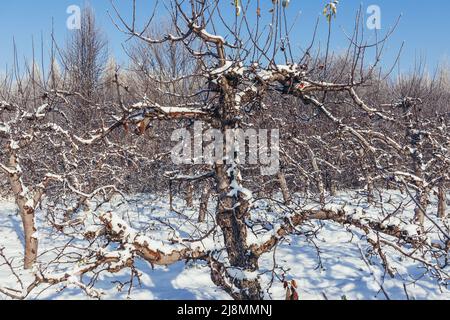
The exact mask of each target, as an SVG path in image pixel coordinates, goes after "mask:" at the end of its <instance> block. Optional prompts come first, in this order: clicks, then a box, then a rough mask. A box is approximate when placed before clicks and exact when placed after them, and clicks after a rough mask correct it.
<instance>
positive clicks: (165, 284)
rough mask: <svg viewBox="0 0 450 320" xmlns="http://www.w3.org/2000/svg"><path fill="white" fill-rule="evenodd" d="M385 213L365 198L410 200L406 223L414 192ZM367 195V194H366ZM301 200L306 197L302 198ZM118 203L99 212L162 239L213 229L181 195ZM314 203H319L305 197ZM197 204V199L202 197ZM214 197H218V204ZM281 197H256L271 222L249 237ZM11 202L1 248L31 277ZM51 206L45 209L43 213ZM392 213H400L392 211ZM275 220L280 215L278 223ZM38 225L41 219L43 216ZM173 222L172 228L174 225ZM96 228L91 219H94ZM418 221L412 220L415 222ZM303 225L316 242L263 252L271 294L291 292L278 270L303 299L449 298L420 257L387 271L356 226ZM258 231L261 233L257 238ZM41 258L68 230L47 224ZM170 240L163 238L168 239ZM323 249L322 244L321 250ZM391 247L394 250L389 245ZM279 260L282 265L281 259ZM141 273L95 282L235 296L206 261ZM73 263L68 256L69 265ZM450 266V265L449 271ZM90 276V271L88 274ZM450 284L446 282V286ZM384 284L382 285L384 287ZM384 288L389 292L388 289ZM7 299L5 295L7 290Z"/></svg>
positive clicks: (301, 240)
mask: <svg viewBox="0 0 450 320" xmlns="http://www.w3.org/2000/svg"><path fill="white" fill-rule="evenodd" d="M354 197H355V193H348V194H342V195H340V196H339V197H336V198H334V199H331V203H332V204H331V206H333V207H342V206H344V205H345V206H346V208H347V209H351V210H353V209H354V208H352V206H351V205H350V204H353V207H355V203H357V202H355V199H354ZM383 197H384V200H383V201H384V202H385V205H384V209H385V212H384V213H383V212H381V213H380V211H381V210H380V209H379V208H369V207H368V206H367V205H366V204H365V203H364V202H361V203H359V205H358V207H359V208H363V209H364V211H365V212H366V214H368V215H369V216H370V215H380V214H386V215H387V214H388V212H393V211H394V210H395V208H396V207H398V204H399V203H400V202H402V203H403V204H405V205H406V208H407V210H406V212H403V213H402V215H401V217H396V218H395V219H398V221H399V223H405V224H407V222H404V221H407V220H408V216H411V215H412V211H413V208H414V205H413V203H411V201H410V200H409V199H408V195H401V194H399V193H392V192H391V193H390V194H384V195H383ZM359 198H361V197H359ZM299 201H300V200H299ZM112 203H113V204H108V205H107V206H106V205H104V206H102V207H100V208H99V209H98V211H99V212H101V211H103V212H105V211H108V210H110V209H113V210H114V212H116V213H118V214H119V215H120V217H121V218H122V219H124V220H125V221H127V222H128V223H129V224H130V226H132V227H133V228H134V229H135V230H139V231H141V232H143V233H145V234H146V235H147V236H149V237H150V238H152V239H155V240H156V241H157V240H159V239H164V238H166V239H167V236H168V235H169V234H171V236H172V237H180V238H184V237H188V236H189V235H191V236H193V237H194V238H195V235H196V233H198V234H199V235H200V234H201V232H202V231H208V230H210V228H211V226H212V223H211V222H212V221H211V217H209V221H207V222H206V223H204V224H198V223H197V222H196V217H197V213H196V212H195V211H194V210H185V209H183V206H182V202H181V201H178V202H176V209H177V213H175V212H170V210H169V204H168V200H167V199H161V198H157V197H154V196H151V195H137V196H134V197H131V198H129V199H127V201H125V202H124V201H123V199H119V198H117V199H115V200H114V201H113V202H112ZM305 205H306V206H307V207H312V206H313V205H312V204H305ZM435 206H436V203H435V202H433V203H432V205H431V206H430V214H433V216H435V214H434V213H435ZM196 207H198V206H197V204H196ZM213 207H214V204H213V203H211V208H213ZM278 211H279V210H278V208H277V206H276V205H275V204H270V205H269V204H268V203H267V202H265V201H262V200H260V201H257V202H256V204H255V209H254V211H253V213H252V218H253V220H255V221H257V220H258V218H259V217H261V221H269V224H268V225H266V226H265V227H264V228H263V229H260V230H258V229H257V228H256V229H255V230H254V231H255V233H254V234H253V235H251V236H250V239H249V241H263V239H264V238H265V237H266V235H265V234H264V232H265V233H267V234H270V229H273V228H274V226H276V224H277V221H279V218H281V217H280V216H279V215H280V214H279V213H278ZM16 212H17V210H16V207H15V205H14V203H13V202H12V201H8V200H0V248H2V247H4V248H5V249H4V253H5V255H6V256H7V257H8V258H9V259H12V261H13V266H14V267H15V268H16V270H17V271H16V272H17V274H18V275H19V276H20V278H21V279H23V281H24V284H25V285H26V281H27V280H28V281H31V279H32V277H31V274H30V273H29V272H28V271H24V270H22V269H21V267H20V265H21V263H22V259H23V256H22V252H23V245H22V243H23V239H22V227H21V221H20V218H19V217H18V216H17V214H16ZM44 214H45V212H42V211H41V212H39V213H38V216H40V219H41V221H40V222H41V223H42V216H43V215H44ZM392 219H393V218H392ZM270 222H273V224H271V223H270ZM38 226H39V223H38ZM169 226H170V227H169ZM87 227H88V228H91V227H92V226H87ZM409 228H411V226H409ZM302 231H304V232H307V231H317V233H316V236H315V237H313V240H314V241H308V240H307V238H306V237H305V236H302V235H298V236H291V237H289V238H288V239H286V240H285V241H284V242H283V244H282V245H281V246H279V247H278V248H277V249H276V251H275V256H274V255H273V254H266V255H264V256H263V257H262V258H261V266H260V267H261V272H260V273H261V274H260V278H261V282H262V283H263V285H264V286H265V288H268V287H269V286H270V290H268V293H267V298H269V299H270V298H271V299H284V296H285V291H284V289H283V284H282V282H281V281H280V280H279V279H278V278H277V277H276V276H274V272H275V273H276V274H277V275H281V274H286V279H287V280H291V279H295V280H296V281H297V283H298V291H299V295H300V300H308V299H319V300H323V299H338V300H340V299H349V300H354V299H355V300H359V299H386V298H387V297H389V298H390V299H407V298H409V299H447V300H450V291H449V289H448V283H440V284H439V283H437V281H436V280H434V279H431V278H430V277H429V276H428V275H424V270H423V269H422V268H420V266H419V265H418V264H417V263H415V262H414V261H412V260H410V259H408V258H405V257H400V256H399V255H392V256H388V259H389V262H390V263H391V267H393V268H394V269H395V270H396V275H395V278H391V277H390V276H389V275H388V274H386V273H385V272H384V268H383V267H382V265H381V263H380V259H379V257H377V256H375V255H370V254H368V252H369V251H370V250H369V249H370V248H371V247H370V245H369V244H368V242H367V239H365V237H364V235H363V234H362V233H361V232H358V231H357V230H353V229H352V231H353V235H352V233H350V232H348V231H347V230H346V228H345V227H343V226H341V225H338V224H335V223H331V222H326V223H321V224H319V223H317V224H310V225H308V226H305V228H302ZM253 238H254V239H253ZM39 241H40V247H39V251H40V254H41V255H40V257H39V262H40V263H41V264H46V263H47V262H49V261H51V259H52V258H54V257H55V255H56V254H57V252H58V250H60V248H59V247H60V246H64V244H65V243H66V241H67V237H62V236H61V235H57V234H53V233H52V232H51V230H50V229H48V228H45V227H43V226H42V225H40V230H39ZM73 241H74V242H77V243H79V245H80V246H83V245H87V242H86V241H83V240H82V239H73ZM200 242H201V245H202V246H203V247H205V248H207V249H212V248H214V247H220V246H221V237H220V234H216V235H214V234H213V235H212V236H211V237H209V238H207V239H204V240H202V241H200ZM162 245H164V244H162ZM317 248H320V249H319V251H318V249H317ZM388 252H389V251H388ZM274 261H276V262H275V265H274ZM136 266H137V269H138V271H139V273H140V277H139V278H140V283H139V282H138V281H137V280H135V281H134V282H133V289H132V290H131V291H130V290H129V287H130V284H129V283H127V282H128V281H129V280H130V278H131V277H130V271H129V270H123V271H121V272H119V273H118V274H114V275H112V274H108V273H102V274H100V276H99V278H98V279H97V280H98V281H97V283H96V285H95V288H96V289H99V290H101V294H102V299H187V300H195V299H229V296H228V295H227V294H226V293H225V292H223V291H221V290H220V289H219V288H217V287H216V286H215V285H214V284H213V283H212V281H211V280H210V274H209V268H208V266H206V265H204V264H203V263H201V262H189V263H188V264H185V263H178V264H175V265H172V266H169V267H158V266H155V267H154V269H152V267H151V266H150V265H149V264H148V263H146V262H145V261H142V260H141V261H137V262H136ZM71 267H73V266H71V265H70V263H68V265H67V268H71ZM448 268H449V267H447V270H448ZM82 280H83V281H84V283H89V279H87V278H86V277H85V278H84V279H82ZM17 282H18V281H17V279H16V277H14V276H13V275H12V274H11V271H10V269H9V268H8V267H7V266H6V265H5V264H4V261H1V262H0V287H1V286H3V287H10V288H18V283H17ZM446 285H447V286H446ZM381 286H382V288H383V290H382V289H381ZM383 291H384V292H383ZM29 298H30V299H88V297H87V295H86V294H85V293H84V292H83V291H82V290H80V289H78V288H77V287H75V286H73V285H70V284H65V285H62V284H61V285H58V286H53V287H47V286H44V285H43V286H41V287H39V288H38V289H36V290H35V291H33V294H32V295H31V296H30V297H29ZM0 299H6V296H4V295H2V294H1V293H0Z"/></svg>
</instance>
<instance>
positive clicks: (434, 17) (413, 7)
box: [0, 0, 450, 71]
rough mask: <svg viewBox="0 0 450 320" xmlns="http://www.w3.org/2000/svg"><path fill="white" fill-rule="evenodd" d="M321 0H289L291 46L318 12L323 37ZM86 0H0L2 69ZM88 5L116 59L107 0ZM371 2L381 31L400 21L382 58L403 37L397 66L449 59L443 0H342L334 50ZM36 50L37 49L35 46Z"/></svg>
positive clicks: (144, 13) (145, 2)
mask: <svg viewBox="0 0 450 320" xmlns="http://www.w3.org/2000/svg"><path fill="white" fill-rule="evenodd" d="M130 2H131V1H130ZM130 2H129V1H117V7H118V8H119V10H120V11H121V12H122V13H123V14H124V15H125V16H126V15H127V14H129V13H131V8H130ZM261 2H262V3H264V2H267V5H269V4H270V1H269V0H262V1H261ZM326 2H327V1H325V0H291V1H290V6H289V14H290V15H291V16H292V17H293V18H294V17H295V16H296V15H298V14H299V12H300V15H299V18H298V20H297V24H296V26H295V32H294V33H293V35H294V38H293V39H292V42H293V43H294V44H295V45H297V46H303V47H304V46H306V45H307V44H308V42H309V41H310V39H311V33H312V30H313V28H314V25H315V21H316V19H317V17H321V23H320V29H319V36H318V39H319V40H320V41H321V42H322V43H324V42H325V40H326V32H327V24H326V19H325V17H323V16H322V13H321V12H322V9H323V7H324V5H325V4H326ZM85 3H86V1H84V0H82V1H77V0H57V1H56V0H46V1H39V2H36V1H32V0H16V1H2V3H1V4H0V30H1V32H0V48H1V50H0V70H4V69H5V67H6V65H11V63H12V59H13V45H12V43H13V36H14V37H15V40H16V44H17V47H18V55H19V58H21V59H26V60H30V59H31V46H32V45H31V39H32V37H34V41H35V44H36V46H37V47H39V45H40V38H41V34H42V35H43V38H44V41H45V43H44V45H45V46H47V47H48V46H49V43H50V33H51V29H52V18H53V19H54V29H55V34H56V39H57V40H58V41H59V42H62V41H63V40H64V39H65V38H66V37H67V33H68V32H70V31H68V30H67V28H66V20H67V18H68V16H69V15H68V14H67V13H66V10H67V7H68V6H70V5H73V4H75V5H80V6H82V5H83V4H85ZM137 3H138V9H139V18H140V19H141V21H143V19H145V18H146V17H148V16H149V15H150V13H151V10H152V7H153V5H154V1H150V0H138V1H137ZM89 4H90V5H91V6H92V7H94V9H95V11H96V14H97V16H98V21H99V23H100V25H101V26H102V28H103V29H104V31H105V34H106V35H107V37H108V40H109V42H110V44H109V47H110V52H111V54H112V55H114V56H115V57H116V58H117V60H119V61H122V60H124V59H125V58H126V57H125V54H124V52H123V50H122V44H123V43H124V41H125V40H126V38H125V37H124V36H123V35H122V34H121V33H120V32H119V31H118V30H117V29H116V28H115V27H114V25H113V24H112V23H111V20H110V18H109V16H108V13H107V10H111V9H112V7H111V4H110V1H109V0H94V1H90V3H89ZM372 4H376V5H378V6H379V7H380V8H381V13H382V30H381V31H382V32H383V31H387V30H388V29H389V28H390V27H391V26H392V25H393V24H394V23H395V21H396V19H397V18H398V16H399V15H400V14H402V19H401V22H400V25H399V27H398V28H397V31H396V33H395V34H394V36H393V37H392V38H391V41H390V47H389V48H388V51H387V56H386V57H385V62H386V63H389V62H392V61H393V60H394V59H395V56H396V53H397V50H398V48H399V46H400V45H401V43H402V41H405V47H404V51H403V55H402V59H401V64H400V68H401V70H402V71H408V70H409V69H411V68H412V67H413V65H414V62H415V61H416V60H417V59H418V58H420V57H422V58H426V61H427V64H428V66H429V68H430V69H433V68H434V67H435V66H436V65H437V64H438V63H439V62H443V61H446V60H448V57H449V55H450V42H449V41H448V39H449V35H448V32H449V30H450V19H449V18H448V12H450V2H449V1H446V0H430V1H417V0H396V1H392V0H376V1H364V2H360V1H354V0H341V1H340V4H339V12H338V17H337V19H336V20H335V21H333V24H334V36H333V40H332V46H333V48H334V49H335V50H336V51H338V52H339V50H341V49H342V50H343V49H345V48H346V46H347V44H346V42H345V36H344V32H343V30H347V31H348V32H350V31H351V28H352V25H353V23H354V21H355V12H356V10H357V9H358V7H359V6H360V5H361V6H362V8H363V10H364V12H365V10H366V8H367V7H368V6H369V5H372ZM223 6H225V7H229V9H230V10H229V17H228V18H230V19H234V13H235V11H234V8H233V6H232V2H231V1H223ZM263 14H264V9H263ZM161 15H162V17H164V10H163V9H161ZM368 16H369V15H366V16H365V17H366V18H367V17H368ZM44 50H45V51H44V52H46V51H47V49H46V48H44ZM36 51H38V52H40V48H39V49H36Z"/></svg>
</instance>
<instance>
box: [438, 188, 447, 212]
mask: <svg viewBox="0 0 450 320" xmlns="http://www.w3.org/2000/svg"><path fill="white" fill-rule="evenodd" d="M446 202H447V199H446V195H445V187H444V184H441V185H440V186H439V189H438V217H439V218H441V219H444V218H445V217H446V216H447V214H446V212H445V211H446V205H447V203H446Z"/></svg>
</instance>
